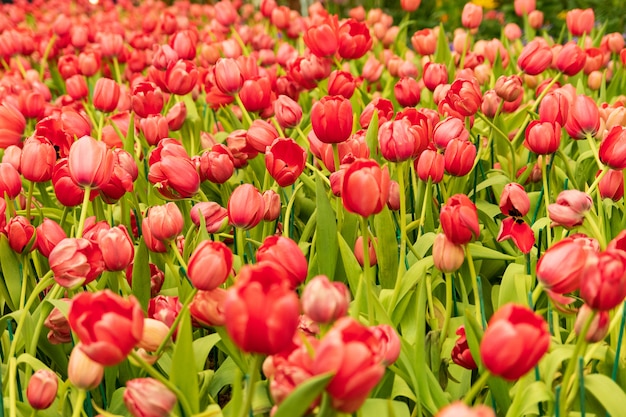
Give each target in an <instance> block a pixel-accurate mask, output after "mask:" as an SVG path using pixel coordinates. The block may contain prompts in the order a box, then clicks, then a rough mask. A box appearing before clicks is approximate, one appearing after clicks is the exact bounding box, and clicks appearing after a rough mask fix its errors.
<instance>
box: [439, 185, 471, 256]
mask: <svg viewBox="0 0 626 417" xmlns="http://www.w3.org/2000/svg"><path fill="white" fill-rule="evenodd" d="M439 220H440V222H441V227H442V229H443V232H444V233H445V234H446V237H447V238H448V239H449V240H450V241H451V242H452V243H455V244H457V245H464V244H466V243H469V242H470V241H471V240H472V239H474V238H476V237H478V234H479V233H480V229H479V225H478V212H477V211H476V206H475V205H474V203H472V201H471V200H470V199H469V198H468V197H467V196H466V195H465V194H456V195H453V196H452V197H450V198H449V199H448V201H447V203H446V204H445V205H444V206H443V207H442V208H441V213H440V214H439Z"/></svg>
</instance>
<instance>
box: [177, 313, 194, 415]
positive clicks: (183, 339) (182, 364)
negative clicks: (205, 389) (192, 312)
mask: <svg viewBox="0 0 626 417" xmlns="http://www.w3.org/2000/svg"><path fill="white" fill-rule="evenodd" d="M180 314H182V315H183V317H182V319H181V320H180V324H179V328H178V337H177V339H176V346H175V347H174V354H173V357H172V374H171V376H170V380H171V381H172V382H173V383H174V385H176V386H177V387H178V388H179V389H180V390H181V392H182V393H183V395H185V397H186V398H187V400H188V401H189V406H190V407H191V410H192V411H193V412H194V413H197V412H198V411H199V410H198V372H197V371H196V367H195V359H194V356H195V355H194V350H193V345H192V340H193V334H192V329H191V317H190V316H189V310H184V311H181V312H180Z"/></svg>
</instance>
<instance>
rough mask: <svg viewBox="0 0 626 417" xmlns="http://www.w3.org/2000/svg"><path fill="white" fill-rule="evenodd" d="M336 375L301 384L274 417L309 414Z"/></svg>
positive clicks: (319, 377) (292, 416) (322, 376)
mask: <svg viewBox="0 0 626 417" xmlns="http://www.w3.org/2000/svg"><path fill="white" fill-rule="evenodd" d="M333 376H334V374H331V373H326V374H322V375H318V376H315V377H313V378H311V379H309V380H307V381H306V382H303V383H301V384H300V385H298V387H297V388H296V389H295V390H293V391H292V392H291V394H289V396H288V397H287V398H286V399H285V401H283V402H282V403H281V405H280V406H279V407H278V410H276V413H275V414H274V417H301V416H304V415H305V414H306V413H307V410H308V409H309V407H310V406H311V403H313V401H315V399H316V398H317V397H319V396H320V394H321V393H322V392H324V389H325V388H326V385H328V383H329V382H330V380H331V378H332V377H333Z"/></svg>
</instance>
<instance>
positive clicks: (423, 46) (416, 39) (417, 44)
mask: <svg viewBox="0 0 626 417" xmlns="http://www.w3.org/2000/svg"><path fill="white" fill-rule="evenodd" d="M411 45H413V49H415V52H417V53H418V54H420V55H422V56H425V55H432V54H434V53H435V50H436V49H437V34H436V33H435V31H434V30H432V29H430V28H428V29H421V30H418V31H417V32H415V33H414V34H413V36H411ZM426 65H428V64H426ZM425 71H426V66H425V67H424V75H425V74H426V72H425ZM447 73H448V72H447V71H446V75H447ZM446 78H447V77H446ZM428 89H429V90H430V88H429V87H428ZM431 91H432V90H431Z"/></svg>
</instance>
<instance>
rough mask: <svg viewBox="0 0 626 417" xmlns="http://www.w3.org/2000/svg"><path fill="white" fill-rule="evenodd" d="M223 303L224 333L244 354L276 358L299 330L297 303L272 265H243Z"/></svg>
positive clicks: (262, 263)
mask: <svg viewBox="0 0 626 417" xmlns="http://www.w3.org/2000/svg"><path fill="white" fill-rule="evenodd" d="M237 276H238V280H237V282H236V283H235V285H234V286H232V287H230V289H229V290H228V294H227V295H226V300H225V301H224V316H225V319H226V330H227V331H228V334H229V336H230V337H231V339H232V340H233V342H234V343H235V344H236V345H237V346H238V347H239V348H240V349H241V350H243V351H245V352H255V353H263V354H268V355H271V354H275V353H278V352H280V351H281V350H283V349H284V348H285V346H287V345H288V344H289V343H290V342H291V340H292V338H293V335H294V333H295V331H296V328H297V326H298V318H299V313H300V312H299V310H300V303H299V300H298V296H297V295H296V293H295V292H293V291H292V290H291V289H290V288H289V287H290V283H289V280H288V279H287V275H286V273H285V271H284V270H283V269H282V268H280V267H279V266H278V265H276V264H274V262H267V261H266V262H259V263H257V264H254V265H244V266H243V267H242V268H241V270H240V271H239V274H238V275H237Z"/></svg>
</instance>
